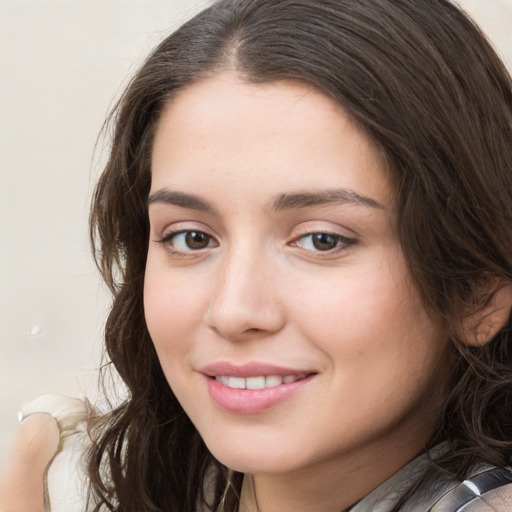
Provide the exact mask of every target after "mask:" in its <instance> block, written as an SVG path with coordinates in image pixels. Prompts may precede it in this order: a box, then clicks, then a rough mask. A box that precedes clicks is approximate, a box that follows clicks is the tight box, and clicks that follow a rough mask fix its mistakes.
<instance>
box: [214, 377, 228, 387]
mask: <svg viewBox="0 0 512 512" xmlns="http://www.w3.org/2000/svg"><path fill="white" fill-rule="evenodd" d="M215 380H216V381H217V382H220V383H221V384H224V386H229V377H226V376H225V375H217V376H216V377H215Z"/></svg>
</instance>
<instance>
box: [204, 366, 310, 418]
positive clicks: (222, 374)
mask: <svg viewBox="0 0 512 512" xmlns="http://www.w3.org/2000/svg"><path fill="white" fill-rule="evenodd" d="M200 373H202V374H203V375H204V377H205V380H206V387H207V389H208V392H209V395H210V397H211V399H212V400H213V402H214V403H215V404H216V405H217V406H218V407H220V408H221V409H223V410H225V411H228V412H230V413H236V414H256V413H263V412H265V411H267V410H269V409H273V408H275V407H276V406H278V405H279V404H281V403H282V402H284V401H286V400H288V399H289V398H291V397H292V396H294V395H296V394H297V393H300V392H301V390H303V389H304V388H306V387H307V384H308V383H309V382H311V381H312V380H313V379H314V378H315V377H316V375H317V374H318V373H317V372H313V371H303V370H293V369H290V368H282V367H277V366H272V365H266V364H255V363H250V364H247V365H242V366H239V365H232V364H230V363H216V364H213V365H210V366H207V367H205V368H203V369H202V370H201V372H200Z"/></svg>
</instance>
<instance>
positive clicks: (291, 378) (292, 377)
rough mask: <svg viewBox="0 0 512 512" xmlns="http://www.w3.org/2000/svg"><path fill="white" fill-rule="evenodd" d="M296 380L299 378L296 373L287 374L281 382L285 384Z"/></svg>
mask: <svg viewBox="0 0 512 512" xmlns="http://www.w3.org/2000/svg"><path fill="white" fill-rule="evenodd" d="M296 380H299V377H297V375H287V376H286V377H285V378H284V379H283V382H284V383H285V384H291V383H292V382H295V381H296Z"/></svg>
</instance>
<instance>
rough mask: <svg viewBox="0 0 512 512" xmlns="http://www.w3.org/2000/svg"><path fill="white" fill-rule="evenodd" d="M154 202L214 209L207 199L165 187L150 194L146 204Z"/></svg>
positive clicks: (210, 210) (199, 208) (204, 210)
mask: <svg viewBox="0 0 512 512" xmlns="http://www.w3.org/2000/svg"><path fill="white" fill-rule="evenodd" d="M154 203H163V204H170V205H173V206H179V207H181V208H188V209H191V210H199V211H201V212H212V211H213V209H214V208H213V206H212V205H211V204H210V203H209V202H208V201H205V200H204V199H202V198H201V197H199V196H196V195H194V194H185V193H184V192H176V191H173V190H169V189H166V188H161V189H159V190H157V191H156V192H155V193H154V194H150V196H149V197H148V202H147V206H148V207H149V205H151V204H154Z"/></svg>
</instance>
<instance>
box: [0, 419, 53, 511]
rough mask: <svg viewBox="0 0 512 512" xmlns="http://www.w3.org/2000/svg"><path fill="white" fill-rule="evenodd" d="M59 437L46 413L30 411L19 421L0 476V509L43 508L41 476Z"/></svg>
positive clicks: (41, 509)
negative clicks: (15, 436) (30, 412)
mask: <svg viewBox="0 0 512 512" xmlns="http://www.w3.org/2000/svg"><path fill="white" fill-rule="evenodd" d="M59 441H60V431H59V427H58V424H57V422H56V420H55V419H54V418H53V417H52V416H50V415H49V414H46V413H37V414H32V415H31V416H29V417H27V418H26V419H25V420H24V421H23V422H22V423H21V425H20V429H19V432H18V436H17V438H16V440H15V442H14V444H13V447H12V450H11V454H10V457H9V461H8V462H7V465H6V466H5V467H4V468H3V474H2V476H1V478H0V509H1V510H2V511H3V512H11V511H12V512H14V511H15V512H25V511H27V512H39V511H43V510H44V477H45V473H46V470H47V468H48V466H49V464H50V462H51V460H52V459H53V457H54V456H55V454H56V453H57V450H58V447H59Z"/></svg>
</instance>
